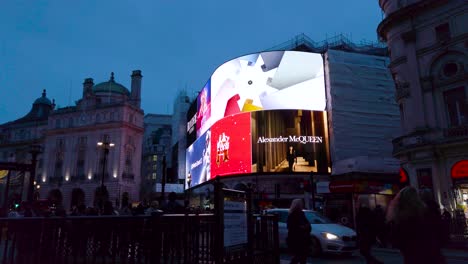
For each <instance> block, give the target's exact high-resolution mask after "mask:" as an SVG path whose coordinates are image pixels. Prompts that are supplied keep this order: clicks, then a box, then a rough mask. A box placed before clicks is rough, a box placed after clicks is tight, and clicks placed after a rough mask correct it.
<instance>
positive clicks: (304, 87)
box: [186, 51, 331, 187]
mask: <svg viewBox="0 0 468 264" xmlns="http://www.w3.org/2000/svg"><path fill="white" fill-rule="evenodd" d="M325 106H326V100H325V81H324V71H323V59H322V55H321V54H316V53H309V52H299V51H271V52H262V53H255V54H250V55H246V56H242V57H238V58H235V59H233V60H230V61H228V62H226V63H224V64H222V65H221V66H219V67H218V68H217V69H216V70H215V71H214V73H213V74H212V75H211V77H210V78H209V80H208V82H207V83H206V85H205V86H204V87H203V88H202V90H201V91H200V93H199V95H198V98H197V112H196V113H197V114H196V117H195V116H193V117H189V118H190V120H188V124H189V126H190V127H195V129H196V135H197V136H196V137H197V140H196V141H195V142H194V143H193V145H191V146H190V147H189V148H188V149H187V165H186V167H187V173H188V175H190V178H191V180H190V181H191V186H194V185H196V184H198V183H202V182H203V181H205V180H207V179H209V178H213V177H215V176H217V175H220V176H222V175H228V174H242V173H252V172H285V173H293V172H298V171H301V172H310V171H315V172H323V173H329V172H330V171H329V168H330V167H331V165H330V158H329V150H328V144H329V139H328V131H327V117H326V112H324V110H325ZM194 123H196V124H194ZM192 133H193V132H192ZM207 133H208V137H207V136H206V134H207ZM192 135H193V134H192ZM207 138H208V140H209V141H210V142H209V143H207V142H206V140H207ZM202 141H205V143H199V142H202ZM203 144H205V145H206V144H210V146H211V147H210V148H211V149H210V151H209V155H211V156H210V162H209V165H208V166H209V168H206V169H205V171H208V172H209V173H210V174H209V175H210V176H206V175H204V176H201V175H199V172H198V170H200V169H198V166H201V165H198V164H201V163H200V162H199V161H200V158H201V156H200V155H204V154H202V152H203V151H202V150H200V149H201V148H202V145H203ZM196 149H199V150H196ZM207 153H208V152H207ZM288 153H289V154H288ZM197 155H198V156H197ZM201 160H202V161H203V160H204V159H201ZM190 163H192V164H190ZM197 165H198V166H197ZM187 177H189V176H187ZM187 187H188V186H187Z"/></svg>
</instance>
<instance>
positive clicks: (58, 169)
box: [54, 151, 63, 179]
mask: <svg viewBox="0 0 468 264" xmlns="http://www.w3.org/2000/svg"><path fill="white" fill-rule="evenodd" d="M62 167H63V152H61V151H58V152H57V153H56V154H55V170H54V178H56V179H57V178H61V177H62Z"/></svg>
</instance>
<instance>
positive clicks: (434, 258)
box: [356, 186, 451, 263]
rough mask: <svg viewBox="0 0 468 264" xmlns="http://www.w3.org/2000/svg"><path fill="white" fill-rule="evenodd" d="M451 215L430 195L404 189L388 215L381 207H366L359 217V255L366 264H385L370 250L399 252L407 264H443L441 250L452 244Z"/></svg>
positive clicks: (394, 201)
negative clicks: (450, 237) (374, 246)
mask: <svg viewBox="0 0 468 264" xmlns="http://www.w3.org/2000/svg"><path fill="white" fill-rule="evenodd" d="M450 221H451V215H450V213H449V212H448V211H447V210H444V212H443V213H441V210H440V206H439V204H438V203H437V202H436V201H435V200H434V197H433V194H432V193H431V192H430V191H421V192H418V191H417V190H416V189H415V188H414V187H409V186H408V187H405V188H403V189H402V190H401V191H400V192H399V193H398V194H397V195H396V196H395V198H394V199H393V200H392V201H391V202H390V204H389V206H388V208H387V212H386V213H385V212H384V210H383V208H382V207H381V206H376V207H375V209H374V210H371V209H370V208H368V207H367V206H365V205H362V206H361V207H360V208H359V211H358V214H357V216H356V227H357V228H356V231H357V234H358V243H359V249H360V253H361V254H362V255H363V256H364V257H365V259H366V262H367V263H382V262H381V261H379V260H377V259H376V258H375V257H374V256H372V254H371V246H372V245H375V244H376V243H378V244H379V245H380V246H382V247H387V246H391V247H393V248H397V249H399V250H400V252H401V254H402V255H403V258H404V262H405V263H444V262H445V260H444V257H443V255H442V253H441V248H442V247H444V246H445V245H446V244H447V243H448V241H449V227H450Z"/></svg>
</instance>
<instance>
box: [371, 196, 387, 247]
mask: <svg viewBox="0 0 468 264" xmlns="http://www.w3.org/2000/svg"><path fill="white" fill-rule="evenodd" d="M374 218H375V235H376V238H377V240H378V242H379V244H380V246H381V247H384V248H385V247H387V226H386V224H385V211H384V210H383V208H382V206H381V205H380V204H378V205H376V206H375V208H374Z"/></svg>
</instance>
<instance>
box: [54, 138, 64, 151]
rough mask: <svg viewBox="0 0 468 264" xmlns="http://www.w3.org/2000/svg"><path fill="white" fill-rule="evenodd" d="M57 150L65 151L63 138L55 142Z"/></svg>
mask: <svg viewBox="0 0 468 264" xmlns="http://www.w3.org/2000/svg"><path fill="white" fill-rule="evenodd" d="M56 148H57V150H60V151H63V150H64V149H65V141H64V140H63V138H58V139H57V142H56Z"/></svg>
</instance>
